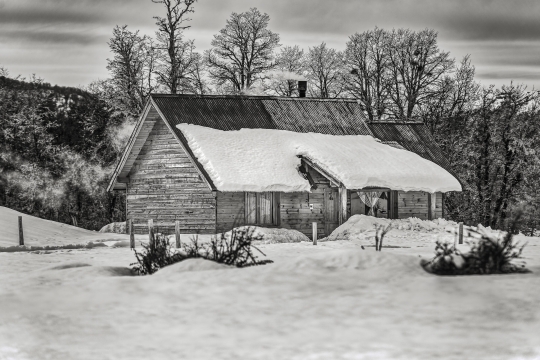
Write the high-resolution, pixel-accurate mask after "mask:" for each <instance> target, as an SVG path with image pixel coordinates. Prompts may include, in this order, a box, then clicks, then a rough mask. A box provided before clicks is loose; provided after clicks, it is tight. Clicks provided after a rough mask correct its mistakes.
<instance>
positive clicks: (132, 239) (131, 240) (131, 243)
mask: <svg viewBox="0 0 540 360" xmlns="http://www.w3.org/2000/svg"><path fill="white" fill-rule="evenodd" d="M128 226H129V229H128V232H129V248H130V249H135V232H134V231H133V219H129V220H128Z"/></svg>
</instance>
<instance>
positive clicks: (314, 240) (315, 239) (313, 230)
mask: <svg viewBox="0 0 540 360" xmlns="http://www.w3.org/2000/svg"><path fill="white" fill-rule="evenodd" d="M312 232H313V245H317V222H314V223H313V224H312Z"/></svg>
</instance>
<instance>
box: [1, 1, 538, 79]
mask: <svg viewBox="0 0 540 360" xmlns="http://www.w3.org/2000/svg"><path fill="white" fill-rule="evenodd" d="M161 6H162V5H159V4H154V3H152V2H151V0H0V66H4V67H6V68H8V70H9V71H10V73H11V75H18V74H21V75H23V76H28V75H29V74H32V73H35V74H36V75H38V76H40V77H42V78H44V79H45V80H46V81H47V82H50V83H53V84H58V85H69V86H77V85H86V84H88V83H89V82H91V81H92V80H95V79H98V78H105V77H107V70H106V59H107V57H109V56H110V55H109V52H108V46H107V40H108V39H109V37H110V35H111V32H112V29H113V27H114V26H115V25H117V24H118V25H124V24H127V25H129V28H130V29H131V30H136V29H139V30H140V31H141V32H142V33H144V34H149V35H151V34H153V32H154V30H155V26H154V19H153V18H152V16H155V15H161V14H162V13H163V9H162V7H161ZM249 7H257V8H258V9H259V10H260V11H261V12H266V13H268V14H269V15H270V18H271V22H270V29H271V30H272V31H274V32H277V33H279V34H280V36H281V43H282V44H283V45H299V46H301V47H303V48H305V49H307V48H308V47H310V46H314V45H318V44H320V43H321V42H322V41H325V42H326V43H327V44H328V45H329V46H332V47H334V48H337V49H339V50H342V49H343V48H344V47H345V43H346V41H347V37H348V36H349V35H351V34H353V33H355V32H362V31H364V30H369V29H372V28H374V27H375V26H378V27H382V28H386V29H391V28H399V27H407V28H411V29H414V30H421V29H424V28H433V29H435V30H437V31H438V33H439V44H440V47H441V48H442V49H443V50H445V51H449V52H450V53H451V55H452V56H453V57H454V58H456V59H457V60H459V59H460V58H462V57H463V56H464V55H466V54H470V55H471V58H472V62H473V64H474V65H475V66H476V70H477V78H478V80H479V81H480V82H481V83H482V84H484V85H488V84H496V85H502V84H505V83H509V82H510V81H512V80H514V82H516V83H524V84H527V85H529V87H532V86H535V87H537V88H540V1H538V0H333V1H332V0H330V1H329V0H198V3H197V4H196V7H195V14H193V15H192V19H193V21H192V22H191V26H192V28H191V29H189V30H188V32H187V36H188V37H189V38H192V39H195V43H196V46H197V48H198V50H199V51H203V50H205V49H207V48H208V47H209V46H210V40H211V39H212V35H213V34H215V33H217V32H218V31H219V30H220V29H221V28H222V27H223V26H224V25H225V20H226V19H227V18H228V17H229V15H230V14H231V12H242V11H246V10H247V9H248V8H249Z"/></svg>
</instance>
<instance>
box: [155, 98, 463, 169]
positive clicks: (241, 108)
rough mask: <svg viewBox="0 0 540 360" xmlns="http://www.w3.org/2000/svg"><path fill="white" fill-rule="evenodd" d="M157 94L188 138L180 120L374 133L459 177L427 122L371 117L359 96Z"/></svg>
mask: <svg viewBox="0 0 540 360" xmlns="http://www.w3.org/2000/svg"><path fill="white" fill-rule="evenodd" d="M152 100H153V101H154V103H155V104H156V106H157V107H158V108H159V111H160V112H161V113H162V114H163V116H164V117H165V118H166V119H165V120H166V121H168V122H169V123H170V125H171V127H172V128H173V129H174V130H175V132H176V133H177V135H178V137H179V138H180V139H181V140H182V141H183V142H184V141H185V139H184V136H183V134H182V132H181V131H180V130H178V129H177V128H176V125H178V124H181V123H188V124H194V125H200V126H205V127H210V128H214V129H219V130H240V129H242V128H252V129H256V128H259V129H279V130H289V131H295V132H316V133H321V134H330V135H372V136H374V137H375V138H378V139H379V140H381V141H382V142H390V143H393V144H394V145H395V143H397V144H399V145H401V146H402V147H403V148H404V149H406V150H409V151H412V152H414V153H416V154H418V155H420V156H422V157H423V158H425V159H428V160H431V161H433V162H434V163H436V164H438V165H439V166H441V167H443V168H444V169H445V170H447V171H448V172H450V173H451V174H452V175H454V176H455V177H456V178H457V176H456V175H455V172H454V171H452V169H451V167H450V164H449V163H448V161H447V160H446V157H445V156H444V154H443V152H442V150H441V149H440V148H439V146H438V145H437V143H436V142H435V139H434V138H433V136H432V135H431V133H430V132H429V130H428V128H427V127H426V126H425V125H424V124H423V123H419V122H396V121H386V122H371V123H368V122H367V120H366V117H365V115H364V113H363V111H362V108H361V106H360V104H358V103H357V102H356V101H355V100H349V99H313V98H283V97H281V98H280V97H268V96H220V95H210V96H208V95H207V96H199V95H163V94H153V95H152Z"/></svg>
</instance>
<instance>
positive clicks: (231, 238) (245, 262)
mask: <svg viewBox="0 0 540 360" xmlns="http://www.w3.org/2000/svg"><path fill="white" fill-rule="evenodd" d="M254 231H255V228H253V227H243V228H239V229H233V230H232V231H231V232H230V235H225V234H220V235H219V238H218V237H215V238H213V239H212V240H211V241H210V242H209V243H199V241H198V237H197V236H196V237H194V238H192V239H191V244H183V245H182V248H180V249H175V248H173V246H172V245H171V244H170V242H169V240H168V238H167V237H166V236H164V235H158V236H155V237H154V240H153V241H151V242H150V243H149V244H148V245H146V244H143V245H142V246H143V248H144V250H143V251H142V252H141V253H138V252H137V251H136V250H133V251H134V252H135V257H136V259H137V262H136V263H133V264H131V265H135V266H134V267H133V268H132V270H133V271H134V272H136V273H138V274H140V275H150V274H153V273H155V272H156V271H158V270H159V269H160V268H162V267H164V266H167V265H171V264H174V263H177V262H180V261H183V260H186V259H193V258H203V259H207V260H211V261H215V262H217V263H220V264H225V265H231V266H236V267H247V266H254V265H264V264H268V263H272V262H273V261H272V260H258V259H257V256H255V255H254V254H253V250H252V249H255V250H257V251H258V252H259V253H261V254H263V255H264V256H266V255H265V254H264V253H263V252H262V251H261V250H259V249H258V248H256V247H255V246H253V245H252V241H253V233H254Z"/></svg>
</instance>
